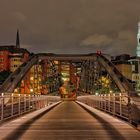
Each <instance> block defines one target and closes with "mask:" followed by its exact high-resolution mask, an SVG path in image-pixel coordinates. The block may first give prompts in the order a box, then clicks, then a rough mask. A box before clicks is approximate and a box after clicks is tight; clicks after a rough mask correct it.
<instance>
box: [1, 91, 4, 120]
mask: <svg viewBox="0 0 140 140" xmlns="http://www.w3.org/2000/svg"><path fill="white" fill-rule="evenodd" d="M3 118H4V93H2V94H1V120H3Z"/></svg>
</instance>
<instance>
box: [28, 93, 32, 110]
mask: <svg viewBox="0 0 140 140" xmlns="http://www.w3.org/2000/svg"><path fill="white" fill-rule="evenodd" d="M28 98H29V111H30V106H31V95H29V96H28Z"/></svg>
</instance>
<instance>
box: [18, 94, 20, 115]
mask: <svg viewBox="0 0 140 140" xmlns="http://www.w3.org/2000/svg"><path fill="white" fill-rule="evenodd" d="M18 114H19V115H20V94H19V95H18Z"/></svg>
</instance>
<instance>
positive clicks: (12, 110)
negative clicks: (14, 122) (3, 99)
mask: <svg viewBox="0 0 140 140" xmlns="http://www.w3.org/2000/svg"><path fill="white" fill-rule="evenodd" d="M13 96H14V94H13V93H12V95H11V116H13V114H14V97H13Z"/></svg>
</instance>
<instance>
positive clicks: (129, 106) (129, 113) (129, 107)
mask: <svg viewBox="0 0 140 140" xmlns="http://www.w3.org/2000/svg"><path fill="white" fill-rule="evenodd" d="M128 121H129V122H130V123H132V117H131V99H130V96H128Z"/></svg>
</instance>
